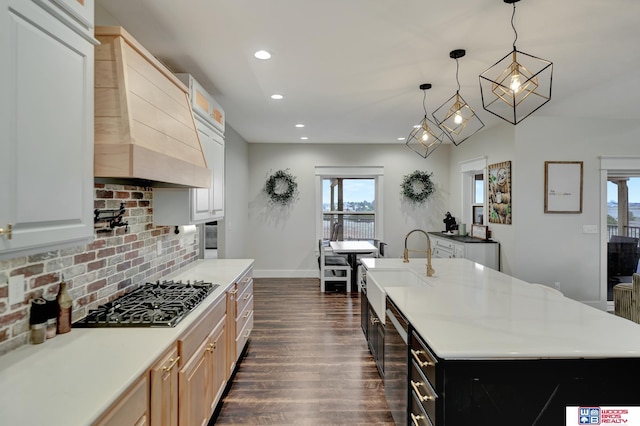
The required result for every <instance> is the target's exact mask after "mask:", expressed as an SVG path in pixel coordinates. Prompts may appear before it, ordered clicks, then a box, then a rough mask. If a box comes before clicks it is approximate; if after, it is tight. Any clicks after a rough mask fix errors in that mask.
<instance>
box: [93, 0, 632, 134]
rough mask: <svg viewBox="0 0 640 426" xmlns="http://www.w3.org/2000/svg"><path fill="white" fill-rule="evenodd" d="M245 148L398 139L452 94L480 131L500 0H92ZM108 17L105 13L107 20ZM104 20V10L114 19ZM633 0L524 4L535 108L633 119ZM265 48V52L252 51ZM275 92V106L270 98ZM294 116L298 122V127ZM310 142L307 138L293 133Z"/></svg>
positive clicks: (500, 51) (521, 12) (505, 44)
mask: <svg viewBox="0 0 640 426" xmlns="http://www.w3.org/2000/svg"><path fill="white" fill-rule="evenodd" d="M96 4H97V6H98V10H97V13H96V17H97V18H96V21H97V24H99V25H104V24H114V23H119V24H121V25H122V26H123V27H124V28H125V29H126V30H127V31H129V32H130V33H131V34H132V35H133V36H134V37H135V38H136V39H137V40H138V41H139V42H141V43H142V44H143V45H144V46H145V47H146V48H147V49H148V50H149V51H151V52H152V53H153V54H154V55H156V56H157V57H158V58H159V59H160V60H161V61H162V62H164V63H165V64H166V65H167V66H168V67H169V68H170V69H171V70H172V71H174V72H189V73H191V74H193V76H194V77H195V78H196V80H198V82H200V83H201V84H202V85H203V86H204V87H205V88H206V89H207V90H208V91H209V92H210V93H211V94H212V95H213V97H214V98H215V99H216V100H217V101H218V102H219V103H220V104H221V105H222V107H223V108H224V110H225V113H226V116H227V123H228V124H229V125H231V127H233V128H234V129H235V130H236V131H237V132H238V133H239V134H240V135H241V136H242V137H243V138H244V139H246V140H247V141H248V142H250V143H260V142H270V143H398V144H401V143H403V142H402V141H398V138H400V137H406V136H408V134H409V132H410V131H411V130H412V126H413V125H415V124H417V123H418V122H419V121H420V120H421V119H422V118H423V116H424V112H423V105H422V102H423V92H422V91H421V90H420V89H419V85H420V84H421V83H431V84H432V85H433V88H432V89H431V90H429V91H427V92H426V93H427V97H426V104H427V110H428V112H429V114H431V113H432V112H433V111H434V109H435V108H437V107H438V106H439V105H441V104H442V103H443V102H445V101H446V100H447V99H449V97H451V96H452V95H453V94H454V93H455V91H456V88H457V85H456V79H455V74H456V62H455V60H454V59H451V58H450V57H449V52H450V51H451V50H453V49H466V51H467V54H466V56H465V57H463V58H461V59H460V60H459V65H460V71H459V79H460V84H461V90H460V94H461V95H462V96H463V97H464V98H465V100H466V101H467V102H468V103H469V104H470V105H471V106H472V107H473V108H475V109H476V111H477V114H478V115H479V116H480V118H481V119H482V121H484V123H485V125H486V126H487V127H489V126H492V125H495V124H497V123H505V122H504V121H502V120H501V119H499V118H497V117H495V116H493V115H492V114H490V113H488V112H486V111H484V110H483V109H482V102H481V99H480V89H479V82H478V75H479V74H481V73H482V72H483V71H485V70H486V69H487V68H489V67H490V66H491V65H493V64H494V63H495V62H497V61H498V60H499V59H500V58H502V57H503V56H505V55H506V54H507V53H509V52H510V51H511V48H512V43H513V41H514V33H513V29H512V28H511V24H510V19H511V14H512V11H513V6H512V5H510V4H506V3H504V2H503V0H472V1H470V0H467V1H464V0H460V1H451V0H184V1H180V2H177V1H175V0H136V1H131V0H96ZM104 11H106V12H107V13H106V14H105V13H104ZM109 15H110V16H109ZM639 20H640V1H636V0H607V1H602V0H562V1H558V0H535V1H534V0H522V1H520V2H518V3H516V16H515V26H516V29H517V31H518V39H517V44H516V45H517V48H518V50H520V51H523V52H526V53H528V54H531V55H535V56H538V57H540V58H544V59H547V60H549V61H552V62H553V90H552V99H551V101H550V102H549V103H547V104H546V105H544V106H543V107H542V108H541V109H540V110H538V111H537V112H535V113H534V116H555V117H587V118H605V119H618V118H619V119H640V108H639V107H638V106H639V105H638V104H639V103H640V102H639V100H640V25H639ZM260 49H266V50H268V51H270V52H271V53H272V58H271V59H270V60H267V61H264V60H258V59H256V58H254V56H253V53H254V52H255V51H257V50H260ZM274 93H279V94H282V95H283V96H284V99H282V100H278V101H275V100H272V99H270V96H271V95H272V94H274ZM297 123H303V124H305V127H304V128H302V129H300V128H296V127H294V126H295V124H297ZM301 136H307V137H308V138H309V139H308V140H307V141H302V140H300V137H301Z"/></svg>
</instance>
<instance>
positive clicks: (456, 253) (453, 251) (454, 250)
mask: <svg viewBox="0 0 640 426" xmlns="http://www.w3.org/2000/svg"><path fill="white" fill-rule="evenodd" d="M430 238H431V255H432V256H433V257H438V258H444V259H453V258H458V259H464V243H458V242H454V241H452V240H449V239H446V238H434V237H433V236H431V237H430Z"/></svg>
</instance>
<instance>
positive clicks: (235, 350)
mask: <svg viewBox="0 0 640 426" xmlns="http://www.w3.org/2000/svg"><path fill="white" fill-rule="evenodd" d="M227 321H228V324H229V336H228V347H227V351H228V352H227V354H228V358H227V359H228V361H229V362H228V364H227V370H228V371H229V374H232V373H233V371H234V370H235V368H236V363H237V361H238V359H239V357H240V355H241V354H242V350H243V349H244V346H245V345H246V343H247V341H248V340H249V336H250V335H251V330H252V329H253V270H252V269H249V270H248V271H247V272H246V273H245V274H243V275H242V276H241V277H240V279H238V280H237V281H236V283H235V284H234V285H233V287H232V288H231V289H230V290H229V291H228V292H227Z"/></svg>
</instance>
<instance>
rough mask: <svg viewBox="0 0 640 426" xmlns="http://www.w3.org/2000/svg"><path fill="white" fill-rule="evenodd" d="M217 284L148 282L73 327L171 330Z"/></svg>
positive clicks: (97, 310)
mask: <svg viewBox="0 0 640 426" xmlns="http://www.w3.org/2000/svg"><path fill="white" fill-rule="evenodd" d="M217 287H218V284H212V283H206V282H203V281H194V282H190V281H187V282H186V283H183V282H181V281H163V282H159V281H158V282H156V283H147V284H144V285H143V286H141V287H139V288H137V289H136V290H133V291H132V292H130V293H127V294H124V295H122V296H120V297H118V298H117V299H115V300H113V301H111V302H109V303H105V304H104V305H100V306H99V307H98V308H97V309H93V310H91V311H89V314H88V315H87V316H86V317H84V318H82V319H81V320H79V321H77V322H75V323H74V324H73V326H74V327H79V328H91V327H174V326H175V325H176V324H177V323H178V322H180V321H181V320H182V319H183V318H184V317H185V316H187V314H188V313H189V312H191V311H192V310H193V309H194V308H195V307H196V306H198V305H199V304H200V302H202V301H203V300H204V299H205V298H206V297H207V296H208V295H209V294H210V293H211V292H212V291H213V290H214V289H216V288H217Z"/></svg>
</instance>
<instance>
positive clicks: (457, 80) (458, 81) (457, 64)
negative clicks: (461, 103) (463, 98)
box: [456, 58, 460, 93]
mask: <svg viewBox="0 0 640 426" xmlns="http://www.w3.org/2000/svg"><path fill="white" fill-rule="evenodd" d="M459 71H460V62H458V58H456V83H458V91H457V92H456V93H460V79H459V78H458V72H459Z"/></svg>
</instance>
